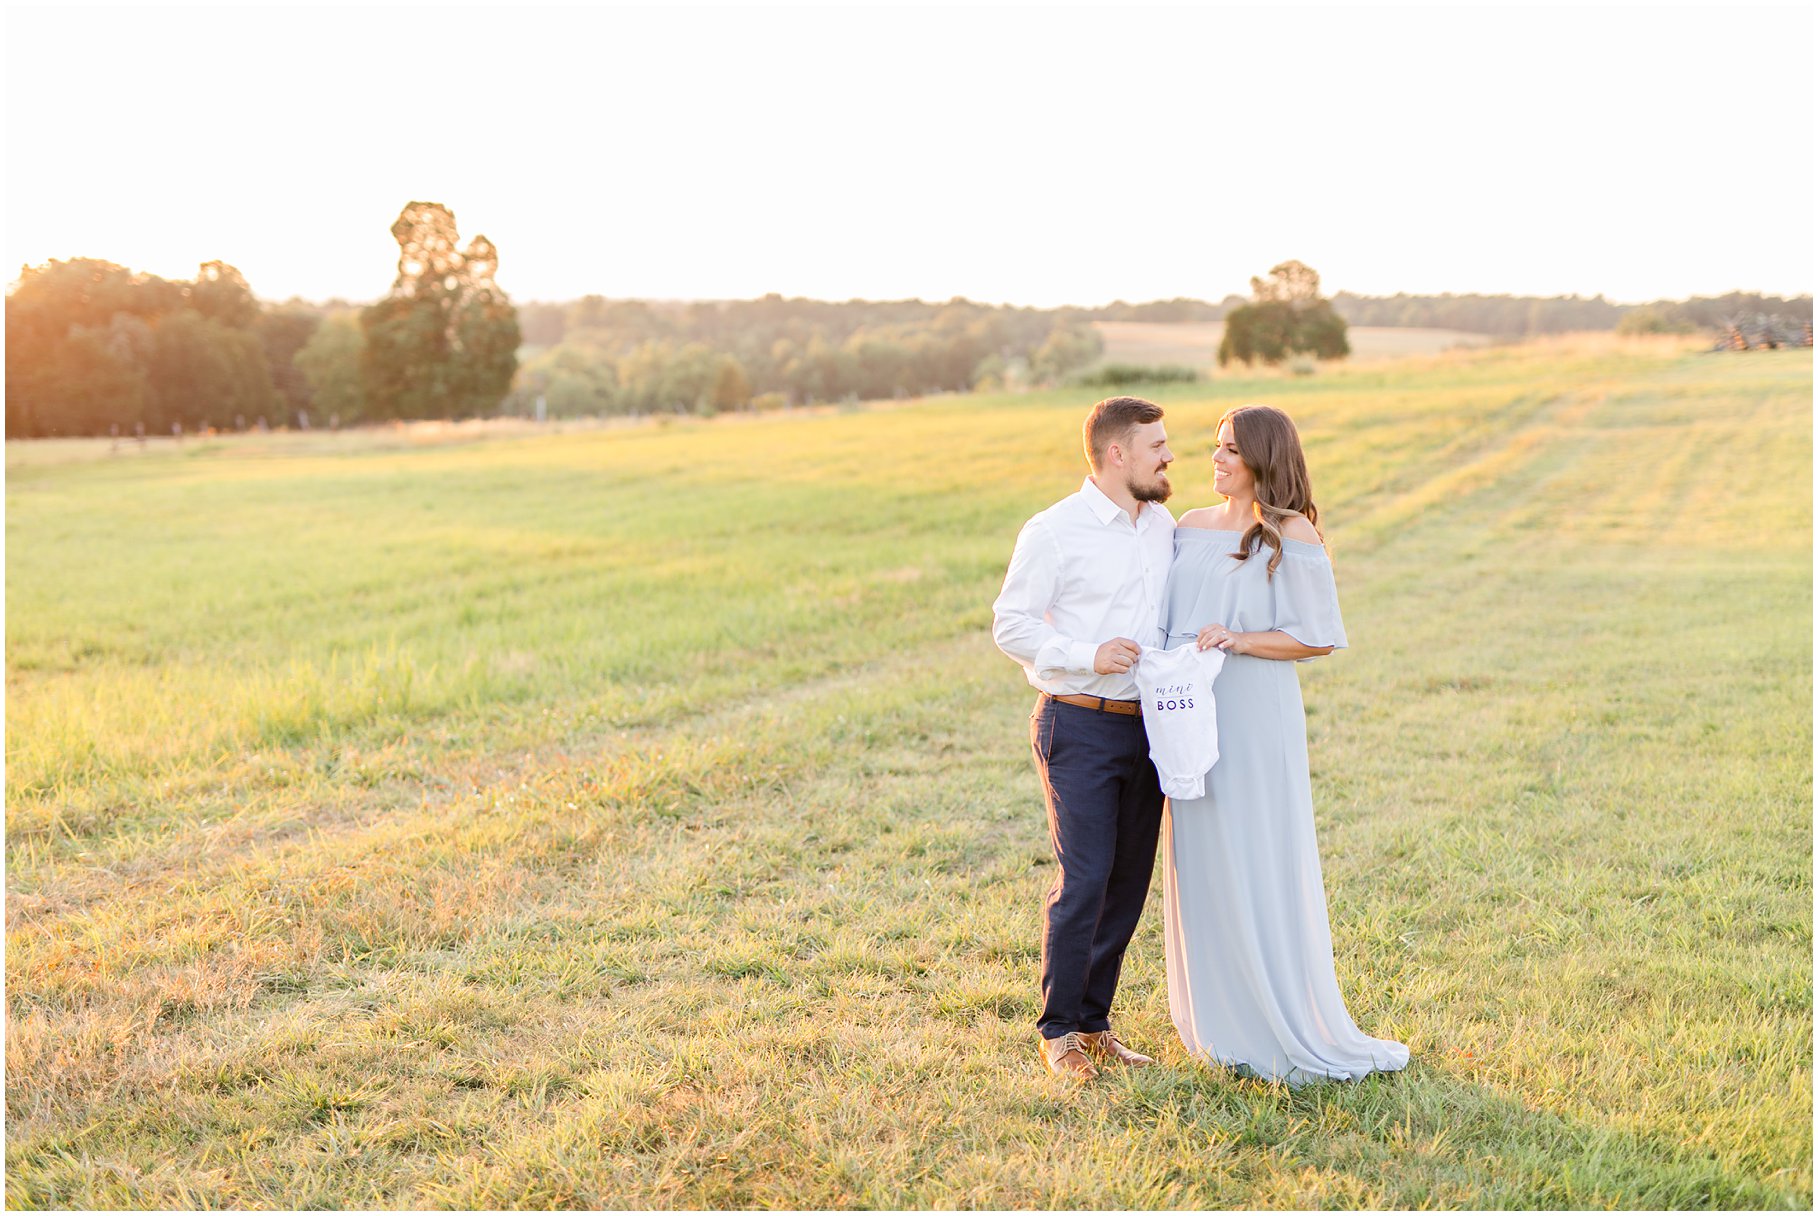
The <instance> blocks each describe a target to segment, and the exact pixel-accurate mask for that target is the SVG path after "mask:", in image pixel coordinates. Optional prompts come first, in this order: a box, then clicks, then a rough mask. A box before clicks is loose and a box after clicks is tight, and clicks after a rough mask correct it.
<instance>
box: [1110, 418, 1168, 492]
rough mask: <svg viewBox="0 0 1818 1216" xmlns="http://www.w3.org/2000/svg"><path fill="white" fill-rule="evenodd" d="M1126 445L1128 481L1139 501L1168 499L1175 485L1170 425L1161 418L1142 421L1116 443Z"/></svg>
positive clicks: (1125, 455) (1126, 478)
mask: <svg viewBox="0 0 1818 1216" xmlns="http://www.w3.org/2000/svg"><path fill="white" fill-rule="evenodd" d="M1116 446H1118V447H1120V448H1122V449H1123V454H1124V469H1123V472H1124V484H1125V485H1126V486H1128V487H1129V488H1130V494H1131V496H1132V497H1133V498H1135V499H1136V501H1137V502H1167V501H1168V495H1170V494H1172V493H1174V487H1173V486H1172V485H1170V484H1169V482H1168V466H1169V465H1170V464H1172V463H1174V453H1173V452H1171V451H1169V450H1168V429H1167V427H1166V426H1164V425H1163V424H1162V421H1161V420H1160V419H1157V420H1156V421H1154V422H1144V423H1141V424H1139V425H1138V426H1137V427H1136V429H1135V430H1133V431H1131V432H1130V437H1129V438H1128V439H1126V440H1125V441H1124V442H1123V443H1121V444H1118V445H1116Z"/></svg>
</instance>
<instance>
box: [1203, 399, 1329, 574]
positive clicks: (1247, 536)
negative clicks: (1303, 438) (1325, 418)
mask: <svg viewBox="0 0 1818 1216" xmlns="http://www.w3.org/2000/svg"><path fill="white" fill-rule="evenodd" d="M1227 422H1229V423H1230V424H1231V438H1232V439H1234V440H1235V441H1236V442H1237V458H1238V459H1239V460H1241V461H1243V462H1244V467H1245V468H1247V469H1249V470H1250V473H1251V475H1252V476H1253V477H1255V478H1256V522H1255V523H1253V524H1251V525H1250V527H1249V528H1248V529H1247V530H1246V531H1245V532H1244V535H1243V539H1242V540H1240V541H1238V542H1237V552H1236V553H1233V554H1232V555H1231V556H1232V557H1235V558H1236V559H1237V560H1238V561H1240V562H1241V561H1245V560H1247V559H1248V558H1250V557H1251V556H1252V555H1253V554H1255V553H1258V552H1260V551H1261V549H1262V547H1263V545H1265V544H1266V545H1268V546H1269V547H1270V548H1271V549H1273V550H1275V552H1274V553H1273V554H1272V555H1271V556H1270V558H1269V577H1270V578H1274V577H1275V568H1276V567H1277V566H1279V565H1281V555H1282V544H1281V523H1282V520H1284V519H1286V518H1287V517H1288V516H1290V515H1294V514H1300V515H1305V516H1306V517H1307V522H1308V523H1310V524H1312V525H1314V528H1315V530H1316V531H1317V529H1318V525H1319V508H1318V507H1316V506H1314V505H1313V482H1312V479H1311V478H1309V477H1308V476H1307V457H1306V454H1305V453H1304V452H1302V451H1301V450H1300V432H1299V431H1297V430H1295V429H1294V420H1293V419H1291V418H1289V417H1288V416H1287V415H1286V414H1284V413H1282V412H1281V411H1280V410H1278V409H1276V408H1275V407H1274V406H1272V405H1240V406H1238V407H1237V408H1236V409H1234V410H1231V411H1229V412H1227V413H1226V414H1225V416H1224V417H1223V418H1220V419H1219V420H1218V429H1219V430H1221V431H1222V430H1224V428H1225V423H1227ZM1320 535H1321V537H1322V538H1323V536H1324V535H1325V534H1324V533H1321V534H1320Z"/></svg>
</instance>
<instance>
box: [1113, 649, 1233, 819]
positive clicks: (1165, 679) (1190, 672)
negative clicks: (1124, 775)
mask: <svg viewBox="0 0 1818 1216" xmlns="http://www.w3.org/2000/svg"><path fill="white" fill-rule="evenodd" d="M1224 665H1225V652H1224V651H1222V650H1219V649H1217V648H1214V649H1212V650H1201V649H1200V648H1199V647H1198V646H1195V645H1194V644H1192V643H1191V642H1189V643H1188V644H1187V645H1185V646H1177V647H1175V648H1174V649H1173V650H1157V649H1156V648H1154V647H1145V648H1144V650H1143V653H1142V657H1141V658H1139V659H1138V660H1137V661H1136V666H1135V667H1133V668H1131V669H1130V671H1131V674H1132V675H1134V676H1135V677H1136V687H1137V691H1139V692H1140V693H1142V698H1143V729H1144V730H1145V731H1146V732H1147V733H1148V735H1149V758H1150V759H1151V760H1153V761H1155V771H1156V772H1157V773H1158V774H1160V776H1161V787H1162V793H1164V794H1166V795H1167V796H1168V797H1170V798H1204V797H1205V796H1206V774H1207V773H1209V772H1211V771H1212V765H1213V764H1214V763H1215V762H1216V761H1217V760H1218V716H1217V714H1216V713H1215V712H1214V711H1213V707H1212V681H1213V680H1214V679H1215V678H1216V677H1217V676H1218V669H1219V668H1221V667H1223V666H1224Z"/></svg>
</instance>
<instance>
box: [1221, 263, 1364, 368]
mask: <svg viewBox="0 0 1818 1216" xmlns="http://www.w3.org/2000/svg"><path fill="white" fill-rule="evenodd" d="M1250 292H1251V296H1252V297H1253V302H1252V303H1249V304H1245V305H1244V306H1242V307H1241V308H1236V309H1233V310H1232V311H1231V312H1229V313H1227V314H1226V315H1225V336H1224V338H1223V339H1222V340H1221V341H1220V342H1219V344H1218V363H1219V366H1220V367H1223V366H1224V365H1226V364H1228V363H1230V362H1231V361H1232V360H1233V359H1235V360H1237V361H1238V362H1240V363H1245V364H1249V363H1253V362H1256V361H1258V360H1261V361H1262V362H1263V363H1267V364H1275V363H1280V362H1281V361H1282V360H1283V359H1284V358H1286V357H1287V356H1288V355H1290V354H1311V355H1314V356H1316V357H1317V358H1321V359H1341V358H1343V357H1344V356H1346V355H1348V354H1350V353H1351V344H1350V341H1349V340H1348V339H1347V338H1346V336H1345V321H1344V318H1343V317H1341V316H1339V315H1338V314H1337V313H1336V312H1335V311H1333V308H1332V302H1331V301H1330V300H1324V299H1321V298H1320V295H1319V273H1318V272H1317V271H1315V270H1314V269H1313V268H1312V267H1311V266H1308V265H1307V264H1306V263H1304V262H1295V261H1287V262H1282V263H1279V264H1278V265H1276V266H1275V267H1274V268H1273V269H1271V270H1270V271H1269V277H1268V278H1266V279H1263V278H1253V279H1251V280H1250Z"/></svg>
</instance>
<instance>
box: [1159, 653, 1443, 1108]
mask: <svg viewBox="0 0 1818 1216" xmlns="http://www.w3.org/2000/svg"><path fill="white" fill-rule="evenodd" d="M1213 696H1214V698H1215V700H1216V704H1217V715H1218V737H1219V758H1218V763H1217V764H1215V765H1214V766H1213V767H1212V771H1211V773H1210V774H1209V776H1208V777H1207V779H1206V797H1204V798H1196V799H1191V800H1181V801H1171V802H1170V803H1169V805H1168V808H1167V811H1166V813H1165V817H1164V818H1163V820H1162V830H1161V837H1162V867H1163V888H1162V890H1163V900H1164V908H1163V915H1164V920H1165V928H1164V932H1165V935H1166V943H1167V960H1168V1007H1169V1012H1170V1013H1171V1014H1172V1016H1173V1019H1174V1026H1175V1029H1176V1030H1178V1031H1179V1032H1180V1037H1181V1042H1182V1043H1184V1044H1185V1045H1186V1047H1187V1050H1188V1051H1189V1052H1192V1053H1193V1054H1194V1055H1195V1056H1196V1057H1199V1058H1202V1059H1205V1060H1208V1061H1209V1062H1217V1063H1222V1064H1226V1065H1230V1066H1233V1067H1236V1068H1239V1069H1241V1070H1243V1071H1246V1072H1248V1073H1251V1074H1253V1075H1255V1076H1259V1077H1263V1078H1266V1079H1271V1080H1282V1081H1285V1082H1287V1083H1289V1084H1291V1085H1298V1084H1301V1083H1303V1082H1306V1081H1313V1080H1318V1079H1322V1078H1323V1079H1335V1080H1351V1079H1354V1078H1357V1077H1361V1076H1363V1075H1364V1074H1366V1073H1368V1072H1371V1071H1389V1070H1394V1069H1399V1068H1402V1067H1404V1066H1405V1065H1406V1064H1407V1062H1408V1049H1407V1048H1406V1047H1405V1046H1403V1045H1402V1044H1400V1043H1397V1042H1394V1041H1392V1040H1389V1039H1373V1038H1371V1037H1369V1036H1368V1035H1366V1034H1364V1033H1363V1032H1362V1031H1361V1030H1359V1029H1358V1028H1357V1024H1356V1023H1355V1022H1353V1021H1352V1020H1351V1015H1350V1013H1349V1012H1347V1011H1346V1009H1345V1003H1344V998H1343V997H1342V996H1340V995H1339V991H1338V977H1337V975H1336V973H1335V972H1334V969H1333V964H1332V933H1331V928H1330V925H1329V922H1328V920H1327V917H1326V893H1325V887H1324V885H1323V883H1322V881H1321V877H1320V868H1319V849H1318V846H1317V843H1316V841H1315V840H1314V834H1313V794H1312V784H1311V780H1310V777H1309V773H1308V769H1307V727H1306V715H1305V711H1304V710H1303V708H1302V704H1301V698H1300V679H1299V675H1298V673H1297V672H1296V670H1295V665H1294V664H1293V663H1287V662H1281V661H1278V660H1272V659H1259V658H1253V657H1250V656H1246V655H1231V656H1230V657H1229V658H1227V660H1226V661H1225V665H1224V667H1223V668H1222V669H1221V670H1220V671H1219V674H1218V678H1217V680H1216V681H1215V683H1214V684H1213Z"/></svg>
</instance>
